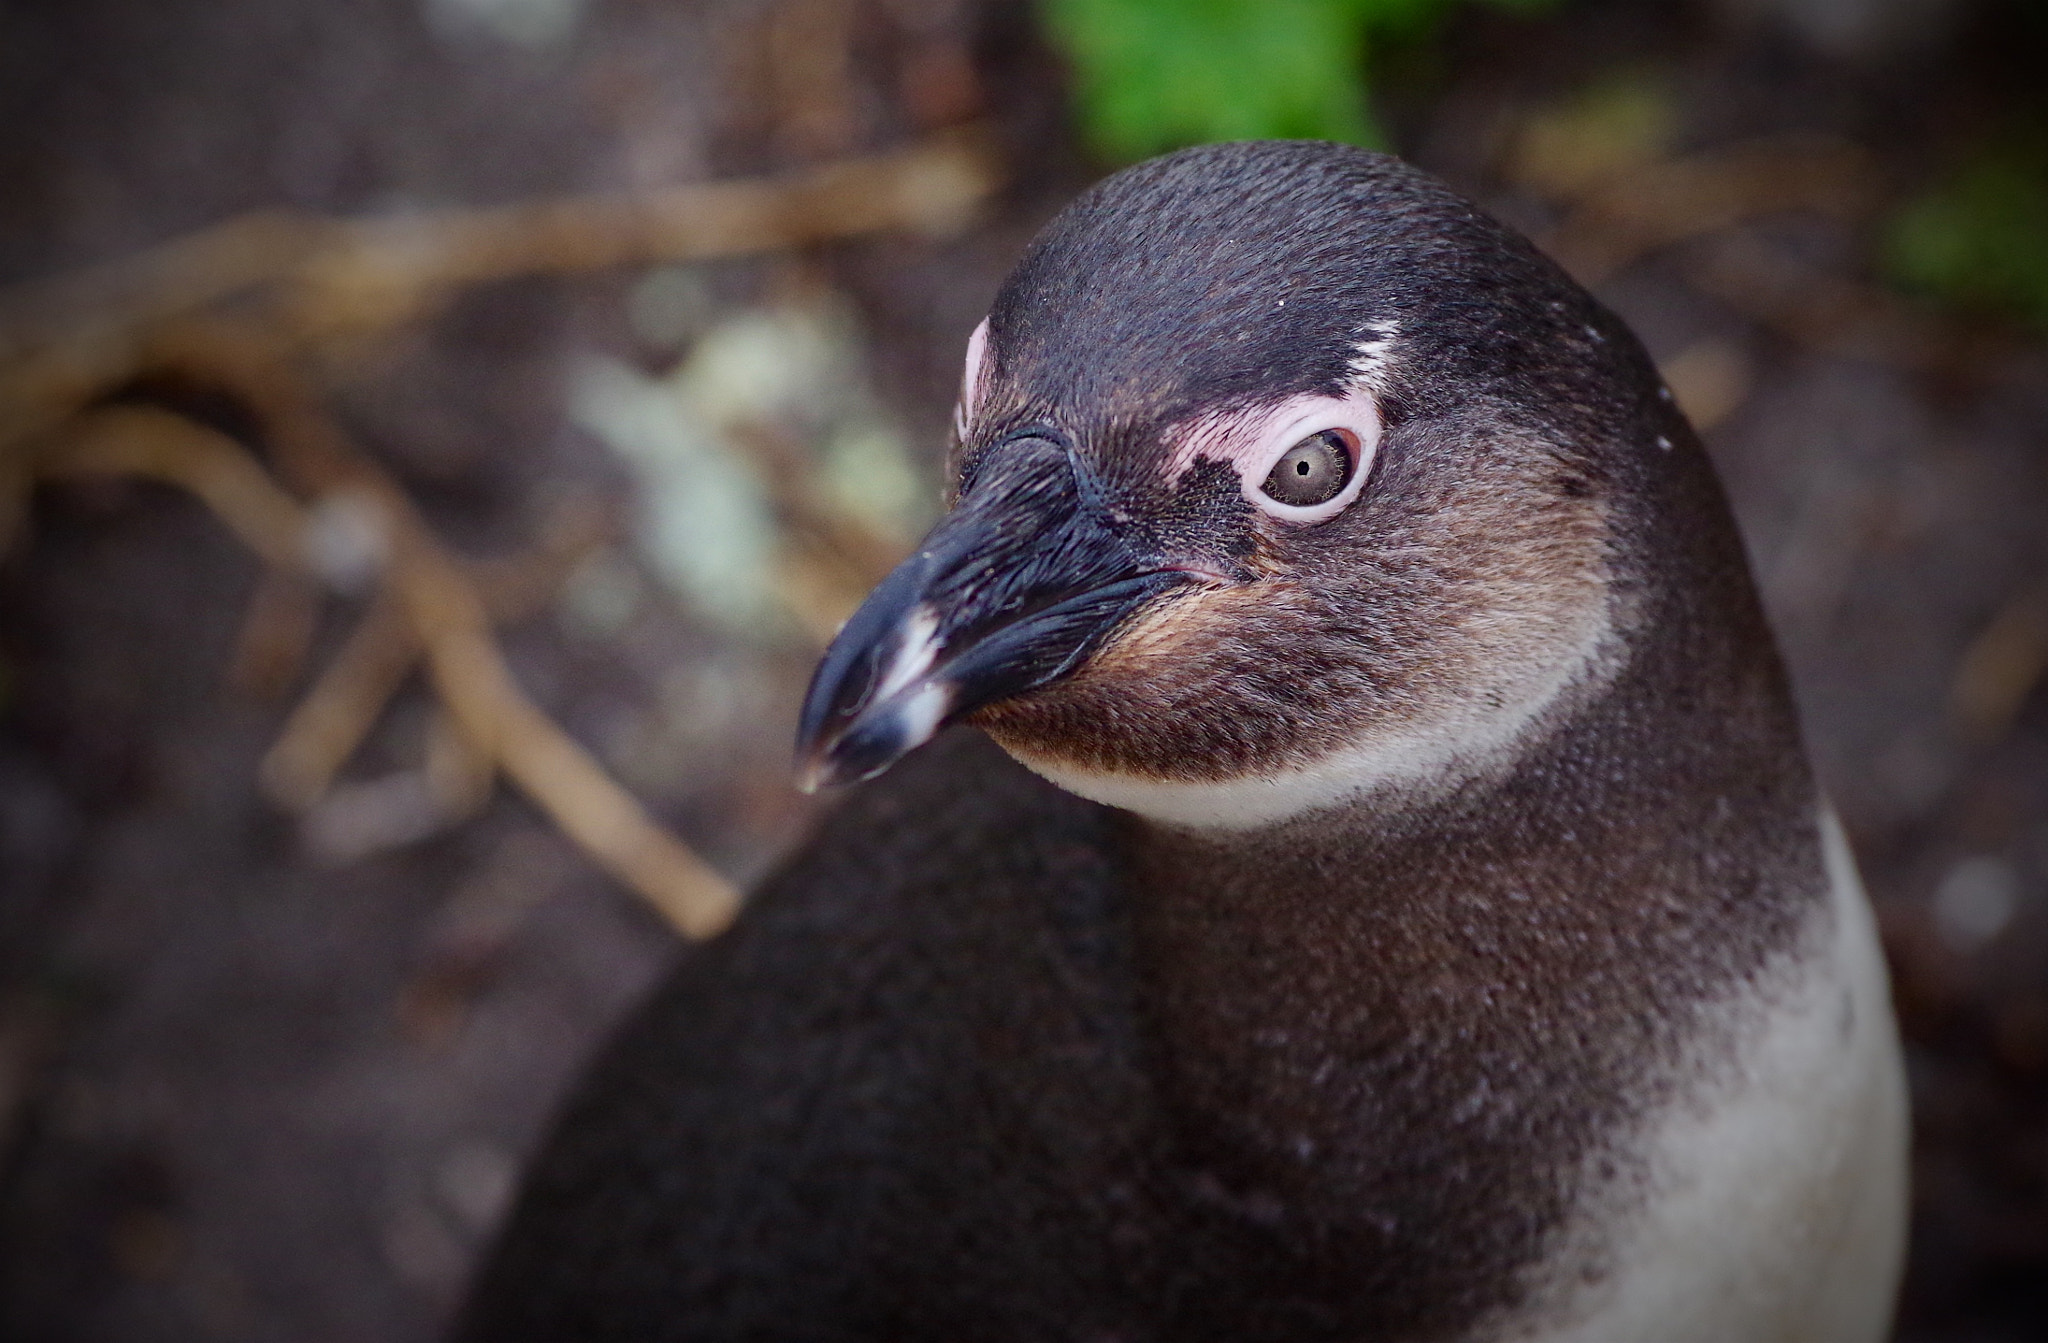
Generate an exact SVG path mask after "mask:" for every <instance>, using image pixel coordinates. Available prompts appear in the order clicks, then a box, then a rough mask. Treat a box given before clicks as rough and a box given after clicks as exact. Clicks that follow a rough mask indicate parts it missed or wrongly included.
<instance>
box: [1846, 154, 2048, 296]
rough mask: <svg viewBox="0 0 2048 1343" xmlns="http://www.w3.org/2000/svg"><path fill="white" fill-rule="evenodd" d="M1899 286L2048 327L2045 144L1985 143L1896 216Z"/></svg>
mask: <svg viewBox="0 0 2048 1343" xmlns="http://www.w3.org/2000/svg"><path fill="white" fill-rule="evenodd" d="M1885 268H1886V270H1887V272H1888V273H1889V275H1890V277H1891V278H1892V280H1893V281H1894V282H1896V283H1898V284H1899V285H1900V286H1902V287H1904V288H1906V289H1910V290H1914V291H1917V292H1920V293H1922V294H1926V295H1928V296H1930V297H1932V298H1934V299H1937V300H1939V301H1941V302H1944V303H1947V304H1950V305H1952V306H1954V307H1958V308H1963V309H1966V310H1971V311H1976V312H1981V313H1988V314H1993V315H1998V316H2004V317H2010V318H2017V319H2019V320H2021V321H2025V322H2029V323H2031V324H2032V325H2033V326H2035V327H2036V328H2038V329H2040V330H2042V331H2048V145H2042V144H2023V145H2008V146H2003V147H1998V148H1993V149H1988V150H1985V151H1984V152H1982V153H1981V154H1979V155H1978V156H1977V157H1976V158H1975V159H1973V160H1971V161H1969V162H1968V163H1966V164H1965V165H1964V166H1963V167H1962V168H1961V169H1960V170H1958V171H1957V172H1956V173H1955V174H1954V175H1953V176H1951V177H1950V178H1949V179H1948V180H1947V181H1945V182H1943V183H1941V184H1940V185H1939V186H1937V187H1936V188H1935V189H1933V190H1932V191H1929V192H1927V193H1926V194H1925V195H1922V196H1920V197H1919V198H1918V199H1916V200H1913V201H1911V202H1909V203H1908V204H1907V205H1906V207H1905V208H1904V209H1902V210H1901V211H1900V212H1899V213H1898V215H1897V216H1896V217H1895V218H1894V219H1893V221H1892V227H1891V230H1890V237H1889V238H1888V239H1887V246H1886V249H1885Z"/></svg>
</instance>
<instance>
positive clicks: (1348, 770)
mask: <svg viewBox="0 0 2048 1343" xmlns="http://www.w3.org/2000/svg"><path fill="white" fill-rule="evenodd" d="M1606 632H1607V631H1606V630H1605V628H1604V627H1603V628H1601V629H1599V630H1598V631H1597V633H1595V634H1593V635H1592V637H1589V638H1588V639H1587V640H1586V642H1585V644H1584V645H1582V647H1581V648H1580V649H1579V650H1578V651H1579V654H1580V656H1579V657H1577V658H1575V659H1572V660H1571V661H1569V662H1567V663H1565V664H1564V665H1562V666H1560V667H1558V668H1557V669H1556V670H1555V672H1553V673H1552V674H1551V675H1549V676H1547V677H1543V678H1541V679H1540V680H1539V681H1538V682H1537V684H1534V685H1525V686H1524V687H1523V689H1524V692H1525V693H1524V694H1523V695H1522V696H1521V697H1518V698H1515V699H1509V700H1506V701H1505V702H1502V703H1499V704H1484V703H1479V702H1473V703H1468V704H1465V705H1461V706H1459V707H1458V708H1456V709H1452V710H1449V711H1446V712H1442V713H1440V714H1438V715H1435V716H1431V717H1428V718H1425V719H1422V720H1419V721H1417V720H1410V721H1406V722H1402V723H1399V724H1383V725H1378V726H1376V728H1375V730H1374V731H1373V732H1372V733H1371V734H1370V735H1369V736H1367V737H1365V738H1363V739H1361V740H1358V741H1355V742H1353V743H1351V744H1349V745H1345V746H1340V747H1338V748H1337V749H1335V750H1332V751H1329V752H1326V753H1324V754H1322V755H1319V756H1316V757H1314V758H1312V759H1309V760H1306V761H1303V762H1300V763H1296V764H1290V765H1288V766H1285V767H1283V768H1280V769H1275V770H1268V771H1261V772H1257V773H1246V774H1239V775H1233V776H1228V777H1224V778H1216V779H1171V778H1160V777H1157V776H1152V775H1145V774H1138V773H1127V772H1116V771H1108V770H1102V769H1096V768H1091V767H1089V766H1088V765H1085V764H1081V763H1078V762H1075V761H1073V760H1070V759H1064V758H1061V757H1058V756H1054V755H1050V754H1047V753H1044V752H1040V751H1035V750H1033V749H1032V747H1031V744H1030V743H1029V742H1025V741H1020V740H1017V739H1016V738H1014V737H1013V736H1011V735H1010V734H1008V733H1004V732H1002V731H1000V730H996V731H993V732H992V733H991V735H993V736H994V737H995V738H996V741H997V742H998V744H1000V745H1001V746H1002V747H1003V749H1004V750H1005V751H1007V752H1009V754H1010V755H1011V756H1012V757H1013V758H1014V759H1015V760H1016V761H1017V762H1018V763H1019V764H1021V765H1023V766H1024V767H1025V768H1026V769H1029V770H1031V771H1032V772H1033V773H1035V774H1037V775H1038V776H1039V777H1041V778H1043V779H1045V780H1046V781H1047V782H1048V783H1051V784H1053V785H1055V786H1057V787H1059V788H1063V789H1065V790H1066V791H1067V792H1070V793H1073V794H1075V795H1076V796H1078V797H1083V798H1086V799H1088V800H1089V801H1090V802H1099V803H1101V804H1103V805H1104V806H1110V807H1116V808H1119V809H1120V810H1123V811H1129V812H1135V813H1136V814H1137V815H1139V816H1141V817H1143V818H1145V819H1146V820H1148V821H1152V822H1155V823H1158V824H1161V825H1166V826H1172V827H1175V828H1179V829H1187V830H1208V831H1219V832H1230V831H1239V832H1241V831H1251V830H1262V829H1266V828H1269V827H1272V826H1275V825H1280V824H1283V823H1285V822H1287V821H1290V820H1293V819H1294V818H1296V817H1299V816H1305V815H1310V814H1312V813H1315V812H1321V811H1330V810H1333V809H1337V808H1342V807H1351V806H1359V805H1372V804H1385V805H1387V806H1394V807H1398V806H1400V805H1401V804H1402V803H1403V802H1404V801H1406V802H1409V803H1413V802H1415V801H1419V800H1422V799H1426V798H1432V797H1440V796H1442V795H1444V794H1445V793H1447V792H1450V791H1452V790H1455V789H1459V788H1463V787H1466V786H1468V785H1470V784H1472V783H1474V782H1477V781H1480V780H1483V779H1486V778H1498V777H1501V776H1503V775H1505V774H1507V773H1508V772H1510V771H1511V770H1512V769H1513V767H1514V764H1515V762H1516V761H1517V760H1518V759H1519V758H1520V757H1521V756H1522V755H1523V754H1525V753H1526V751H1527V750H1528V749H1530V747H1531V746H1533V745H1534V744H1536V743H1538V742H1541V741H1544V740H1546V739H1548V738H1549V737H1551V736H1552V735H1553V734H1554V733H1555V732H1556V731H1558V730H1559V729H1560V727H1561V725H1562V723H1563V721H1564V720H1565V719H1567V718H1569V717H1570V715H1571V713H1572V711H1573V710H1574V709H1575V708H1576V707H1578V706H1579V705H1582V704H1584V703H1585V702H1586V700H1587V698H1588V697H1589V696H1590V695H1592V694H1596V693H1598V691H1599V690H1600V689H1601V688H1603V687H1604V685H1605V683H1606V682H1607V680H1608V679H1609V676H1610V675H1611V673H1612V671H1613V667H1612V665H1611V660H1610V659H1609V658H1607V657H1603V656H1602V655H1601V652H1600V649H1599V643H1600V636H1603V635H1605V634H1606Z"/></svg>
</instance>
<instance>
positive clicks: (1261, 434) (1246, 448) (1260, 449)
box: [1166, 385, 1380, 525]
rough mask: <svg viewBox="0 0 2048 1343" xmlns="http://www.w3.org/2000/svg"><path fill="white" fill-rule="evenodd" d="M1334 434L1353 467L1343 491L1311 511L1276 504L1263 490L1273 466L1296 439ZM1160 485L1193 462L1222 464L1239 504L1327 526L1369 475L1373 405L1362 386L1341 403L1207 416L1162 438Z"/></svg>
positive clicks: (1329, 399)
mask: <svg viewBox="0 0 2048 1343" xmlns="http://www.w3.org/2000/svg"><path fill="white" fill-rule="evenodd" d="M1330 429H1335V430H1337V431H1339V432H1340V433H1342V434H1343V435H1344V437H1345V439H1346V442H1347V444H1348V445H1349V446H1350V447H1351V449H1352V452H1353V454H1354V455H1355V456H1356V457H1357V461H1356V462H1354V463H1353V465H1352V469H1351V476H1350V478H1349V479H1348V480H1346V481H1345V482H1344V488H1343V489H1341V490H1339V491H1338V492H1337V493H1336V494H1335V495H1334V496H1332V497H1331V498H1329V499H1326V500H1324V501H1323V502H1322V503H1319V504H1307V505H1298V504H1283V503H1281V502H1280V501H1279V500H1277V499H1274V498H1272V497H1271V496H1269V495H1268V494H1267V493H1266V492H1265V490H1264V489H1263V488H1261V487H1262V486H1263V485H1264V484H1265V482H1266V477H1267V476H1269V475H1271V474H1272V472H1273V467H1274V464H1275V463H1277V462H1278V461H1279V460H1280V459H1281V458H1282V457H1284V456H1286V455H1287V452H1288V450H1289V449H1291V448H1293V447H1294V446H1295V445H1296V444H1298V443H1300V442H1301V441H1302V440H1303V439H1305V438H1308V437H1310V436H1311V435H1314V434H1319V433H1322V432H1324V431H1325V430H1330ZM1170 437H1171V440H1172V442H1173V451H1172V455H1171V456H1170V457H1169V458H1168V459H1167V467H1166V474H1167V479H1168V481H1170V482H1172V481H1178V480H1179V479H1180V478H1181V477H1182V476H1183V475H1185V474H1187V471H1188V469H1189V468H1190V467H1192V466H1194V464H1195V463H1196V462H1197V461H1200V460H1202V459H1204V458H1207V459H1208V460H1210V461H1216V462H1225V463H1228V464H1229V465H1230V466H1232V467H1233V468H1235V469H1236V471H1237V475H1238V480H1239V482H1240V485H1239V488H1240V489H1241V490H1242V492H1243V494H1244V497H1245V500H1246V502H1248V503H1250V504H1251V505H1252V506H1253V507H1255V508H1257V509H1258V510H1259V511H1260V512H1262V513H1265V514H1266V515H1267V516H1268V517H1271V518H1274V519H1276V520H1278V521H1280V522H1290V523H1296V524H1303V525H1305V524H1308V523H1315V522H1322V521H1323V520H1325V519H1326V518H1333V517H1335V516H1336V515H1337V514H1339V513H1342V512H1343V511H1344V510H1345V509H1346V508H1348V507H1350V506H1351V501H1352V500H1354V499H1356V498H1357V497H1358V494H1359V491H1360V490H1362V489H1363V488H1365V479H1366V477H1367V476H1369V475H1371V474H1372V461H1373V454H1374V452H1375V451H1376V450H1377V449H1378V447H1379V442H1380V408H1379V401H1378V399H1377V398H1375V397H1374V396H1373V394H1372V392H1371V391H1369V390H1368V389H1367V388H1366V387H1364V386H1362V385H1361V386H1357V387H1354V388H1353V389H1352V390H1351V391H1350V392H1349V393H1347V394H1346V395H1344V396H1318V395H1309V396H1295V397H1289V398H1288V399H1287V400H1285V401H1282V402H1280V403H1279V404H1277V405H1266V406H1254V407H1249V408H1246V409H1243V410H1239V411H1235V412H1231V413H1226V414H1221V415H1208V416H1204V417H1202V418H1201V419H1199V420H1195V421H1193V422H1192V423H1189V424H1187V425H1184V426H1181V427H1180V429H1179V430H1178V431H1177V432H1172V433H1171V434H1170Z"/></svg>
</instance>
